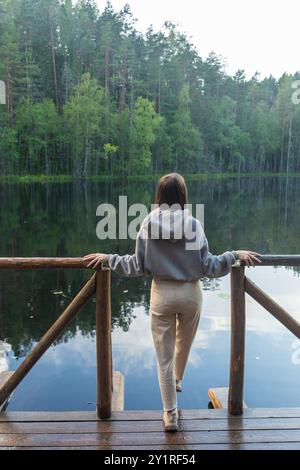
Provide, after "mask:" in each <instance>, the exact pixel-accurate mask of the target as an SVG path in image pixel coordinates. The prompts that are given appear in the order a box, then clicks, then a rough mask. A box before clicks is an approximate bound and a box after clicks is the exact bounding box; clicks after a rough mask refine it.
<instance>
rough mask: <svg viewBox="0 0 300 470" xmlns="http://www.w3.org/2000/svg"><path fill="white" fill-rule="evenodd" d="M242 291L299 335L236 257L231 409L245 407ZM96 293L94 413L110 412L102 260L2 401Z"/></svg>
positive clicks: (20, 266)
mask: <svg viewBox="0 0 300 470" xmlns="http://www.w3.org/2000/svg"><path fill="white" fill-rule="evenodd" d="M259 258H260V260H261V263H260V264H257V266H300V255H288V256H285V255H263V256H260V257H259ZM0 269H17V270H26V269H28V270H32V269H86V264H85V262H84V261H83V259H82V258H0ZM246 293H247V294H248V295H250V296H251V297H253V298H254V299H255V300H256V301H257V302H258V303H259V304H260V305H262V306H263V307H264V308H265V309H266V310H268V311H269V312H270V313H271V314H272V315H273V316H274V317H275V318H277V320H279V321H280V322H281V323H282V324H283V325H284V326H285V327H286V328H288V329H289V330H290V331H291V332H292V333H293V334H295V335H296V336H297V338H300V324H299V323H298V322H297V321H296V320H295V319H294V318H293V317H292V316H291V315H289V314H288V312H286V311H285V310H284V309H283V308H282V307H281V306H280V305H278V304H277V303H276V302H275V301H274V300H273V299H272V298H271V297H269V296H268V295H267V294H266V293H265V292H264V291H262V290H261V289H260V288H259V287H257V286H256V284H255V283H254V282H253V281H251V280H250V279H249V278H247V277H246V276H245V266H244V263H240V262H236V263H235V265H234V266H232V268H231V351H230V379H229V391H228V412H229V413H230V414H232V415H240V414H242V413H243V389H244V360H245V329H246V311H245V310H246V309H245V294H246ZM94 295H95V296H96V359H97V414H98V417H99V418H101V419H107V418H109V417H110V416H111V410H112V391H113V362H112V340H111V277H110V269H108V268H103V267H102V266H100V268H99V269H98V270H97V271H96V272H95V273H94V274H93V275H92V277H91V278H90V279H89V280H88V281H87V283H86V284H85V285H84V287H83V288H82V289H81V290H80V292H79V293H78V294H77V295H76V297H75V298H74V299H73V300H72V301H71V303H70V304H69V305H68V307H67V308H66V309H65V310H64V312H63V313H62V314H61V315H60V316H59V318H58V319H57V320H56V321H55V322H54V323H53V325H52V326H51V327H50V328H49V329H48V331H47V332H46V333H45V334H44V336H43V337H42V338H41V339H40V341H39V342H38V344H37V345H36V346H34V348H33V349H32V351H31V352H30V353H29V354H28V355H27V357H26V358H25V359H24V360H23V362H22V363H21V364H20V366H19V367H18V368H17V369H16V370H15V371H14V372H13V374H12V375H10V377H9V378H8V379H7V380H6V381H5V383H4V384H2V385H1V386H0V407H1V405H2V404H3V403H4V402H5V401H6V400H7V399H8V398H9V396H10V395H11V393H12V392H13V391H14V390H15V388H16V387H17V386H18V384H19V383H20V382H21V381H22V380H23V378H24V377H25V376H26V375H27V374H28V372H29V371H30V370H31V368H32V367H33V366H34V365H35V364H36V362H37V361H38V360H39V359H40V358H41V356H42V355H43V354H44V353H45V352H46V351H47V349H48V348H49V347H50V346H51V344H52V343H53V342H54V341H55V339H56V338H57V337H58V336H59V335H60V333H61V332H62V331H63V329H64V328H65V327H66V326H67V325H68V324H69V323H70V322H71V321H72V320H73V318H74V317H75V316H76V315H77V314H78V312H79V311H80V310H81V308H82V307H83V306H84V305H85V304H86V302H87V301H88V300H89V299H90V298H91V297H93V296H94Z"/></svg>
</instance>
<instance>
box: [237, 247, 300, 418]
mask: <svg viewBox="0 0 300 470" xmlns="http://www.w3.org/2000/svg"><path fill="white" fill-rule="evenodd" d="M259 259H260V260H261V263H260V264H257V266H300V255H262V256H260V257H259ZM245 293H247V294H248V295H250V296H251V297H252V298H253V299H254V300H256V301H257V302H258V303H259V304H260V305H262V306H263V307H264V308H265V309H266V310H267V311H268V312H270V313H271V314H272V315H273V316H274V317H275V318H276V319H277V320H278V321H280V323H282V325H284V326H285V327H286V328H287V329H288V330H289V331H291V332H292V333H293V334H294V335H295V336H297V338H300V323H298V322H297V321H296V320H295V319H294V318H293V317H292V316H291V315H290V314H289V313H288V312H286V311H285V310H284V309H283V308H282V307H281V306H280V305H279V304H278V303H277V302H275V301H274V300H273V299H272V298H271V297H270V296H269V295H267V294H266V293H265V292H264V291H263V290H262V289H260V288H259V287H258V286H257V285H256V284H255V283H254V282H253V281H251V280H250V279H249V278H248V277H246V276H245V264H244V263H241V262H239V261H238V262H237V263H235V265H233V266H232V267H231V350H230V379H229V391H228V411H229V413H230V414H232V415H241V414H242V413H243V394H244V362H245V329H246V326H245V325H246V309H245Z"/></svg>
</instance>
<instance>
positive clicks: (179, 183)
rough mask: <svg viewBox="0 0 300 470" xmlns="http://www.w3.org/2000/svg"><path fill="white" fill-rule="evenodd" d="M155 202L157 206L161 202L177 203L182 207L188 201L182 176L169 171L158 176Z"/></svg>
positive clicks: (170, 204)
mask: <svg viewBox="0 0 300 470" xmlns="http://www.w3.org/2000/svg"><path fill="white" fill-rule="evenodd" d="M155 203H156V204H158V205H159V206H160V205H162V204H168V206H170V207H171V206H172V205H173V204H179V205H180V206H181V208H182V209H184V205H185V204H187V203H188V191H187V187H186V183H185V180H184V178H183V176H181V175H179V174H178V173H169V174H167V175H164V176H162V177H161V178H160V180H159V182H158V185H157V189H156V195H155Z"/></svg>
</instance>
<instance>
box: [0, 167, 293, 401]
mask: <svg viewBox="0 0 300 470" xmlns="http://www.w3.org/2000/svg"><path fill="white" fill-rule="evenodd" d="M187 183H188V187H189V191H190V202H191V203H193V204H195V203H201V204H205V232H206V235H207V238H208V241H209V244H210V251H211V252H212V253H214V254H219V253H222V252H223V251H225V250H228V249H229V250H230V249H251V250H255V251H259V252H261V253H263V254H300V207H299V201H300V178H297V177H288V178H286V177H263V178H259V177H250V176H249V177H243V178H239V179H238V178H218V179H213V178H212V179H204V180H202V179H201V180H194V179H193V180H191V181H189V179H187ZM154 191H155V182H154V181H152V180H151V181H149V180H147V179H145V180H144V181H137V182H133V181H130V182H129V183H128V182H126V181H118V180H111V181H106V182H100V181H98V182H96V181H76V182H74V183H60V184H56V183H52V184H9V183H6V184H0V256H5V257H9V256H70V257H76V256H83V255H85V254H87V253H91V252H95V251H99V252H101V251H102V252H108V253H120V254H126V253H132V252H133V250H134V241H132V240H117V241H116V240H105V241H100V240H99V239H98V238H97V237H96V224H97V221H98V220H99V218H98V217H96V208H97V206H98V205H99V204H101V203H103V202H108V203H112V204H115V205H117V202H118V197H119V195H128V202H129V204H131V203H136V202H139V203H140V202H142V203H144V204H146V205H147V206H148V207H150V204H151V202H153V195H154ZM91 274H92V272H91V271H90V270H54V271H51V270H49V271H0V371H3V370H13V369H15V368H16V367H18V365H19V364H20V363H21V361H22V360H23V359H24V357H25V355H26V354H27V353H28V352H29V351H30V349H31V348H32V347H33V346H34V344H35V343H36V342H37V341H38V340H39V339H40V337H41V336H42V334H43V333H44V332H45V331H46V330H47V329H48V327H49V326H50V325H51V324H52V323H53V321H54V320H55V319H56V318H57V317H58V316H59V314H60V313H61V312H62V311H63V309H64V308H65V307H66V306H67V305H68V303H69V302H70V300H71V299H72V298H73V297H74V296H75V295H76V293H77V292H78V291H79V290H80V288H81V286H82V285H83V284H84V282H85V281H86V280H87V279H88V278H89V277H90V276H91ZM246 274H247V275H248V276H249V277H250V278H251V279H253V280H254V281H255V282H256V283H257V284H258V285H259V286H260V287H261V288H262V289H264V290H265V291H266V292H267V293H268V294H270V295H271V296H272V297H273V298H274V299H275V300H276V301H277V302H278V303H280V305H282V306H283V307H284V308H285V309H286V310H287V311H288V312H289V313H290V314H291V315H293V316H294V317H295V318H296V319H297V320H298V321H300V288H299V286H300V279H299V270H298V269H296V268H285V267H276V268H275V267H257V268H249V269H247V268H246ZM150 283H151V279H150V278H148V277H147V278H124V277H121V276H119V275H117V274H115V273H112V315H113V318H112V323H113V336H112V340H113V361H114V369H115V370H119V371H121V372H122V373H123V374H124V376H125V408H126V409H160V408H161V406H162V404H161V398H160V393H159V388H158V381H157V371H156V359H155V354H154V347H153V343H152V337H151V331H150V318H149V295H150ZM203 289H204V304H203V310H202V315H201V320H200V326H199V329H198V332H197V336H196V339H195V342H194V345H193V349H192V352H191V356H190V360H189V363H188V366H187V370H186V375H185V377H184V380H183V392H182V393H181V394H178V404H179V407H182V408H198V407H200V408H206V407H207V405H208V397H207V391H208V388H210V387H222V386H227V385H228V378H229V351H230V296H229V293H230V278H229V276H226V277H224V278H219V279H214V280H207V279H204V280H203ZM246 311H247V332H246V363H245V401H246V403H247V405H248V406H249V407H285V406H291V407H297V406H300V394H299V388H300V341H298V340H297V339H296V338H295V337H294V336H293V335H292V334H291V333H289V332H288V331H287V330H286V329H285V328H284V327H283V326H282V325H281V324H280V323H279V322H277V321H276V320H275V319H274V318H273V317H272V316H271V315H270V314H269V313H268V312H266V311H264V310H263V308H261V307H260V306H259V305H258V304H257V303H256V302H255V301H254V300H253V299H251V298H250V297H248V296H247V298H246ZM95 401H96V355H95V303H94V301H90V302H89V304H87V305H86V307H85V308H84V309H83V310H82V311H81V312H80V313H79V315H78V316H77V317H76V319H75V320H74V322H73V323H72V324H71V325H70V327H69V328H68V329H67V330H65V332H64V333H63V334H62V335H61V337H60V338H59V339H58V340H57V342H56V343H55V344H54V345H53V346H52V347H51V348H50V349H49V350H48V351H47V352H46V354H45V355H44V356H43V358H42V359H41V360H40V361H39V362H38V363H37V365H36V366H35V367H34V368H33V369H32V370H31V372H30V373H29V374H28V375H27V377H26V378H25V379H24V380H23V382H22V383H21V384H20V385H19V386H18V388H17V389H16V391H15V393H14V395H13V397H12V399H11V401H10V403H9V406H8V410H94V409H95Z"/></svg>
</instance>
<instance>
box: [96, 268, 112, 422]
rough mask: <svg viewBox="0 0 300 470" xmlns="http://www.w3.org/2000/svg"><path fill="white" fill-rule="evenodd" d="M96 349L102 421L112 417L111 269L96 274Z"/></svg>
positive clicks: (98, 412) (98, 394) (98, 409)
mask: <svg viewBox="0 0 300 470" xmlns="http://www.w3.org/2000/svg"><path fill="white" fill-rule="evenodd" d="M96 349H97V414H98V417H99V418H101V419H106V418H109V417H110V415H111V402H112V347H111V302H110V269H109V268H102V269H100V270H98V271H97V273H96Z"/></svg>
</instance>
